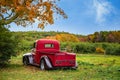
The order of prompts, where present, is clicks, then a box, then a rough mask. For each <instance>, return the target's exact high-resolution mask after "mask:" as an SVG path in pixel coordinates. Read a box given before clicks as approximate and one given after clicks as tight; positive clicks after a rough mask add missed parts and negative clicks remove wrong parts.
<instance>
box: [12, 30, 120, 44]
mask: <svg viewBox="0 0 120 80" xmlns="http://www.w3.org/2000/svg"><path fill="white" fill-rule="evenodd" d="M12 33H13V34H14V37H16V38H17V39H20V40H25V41H35V40H37V39H41V38H47V39H57V40H59V41H62V42H66V41H67V42H68V41H70V42H79V41H80V42H110V43H111V42H112V43H116V42H117V43H120V31H100V32H95V33H93V34H89V35H87V36H84V35H80V34H72V33H68V32H54V31H50V32H37V31H28V32H12Z"/></svg>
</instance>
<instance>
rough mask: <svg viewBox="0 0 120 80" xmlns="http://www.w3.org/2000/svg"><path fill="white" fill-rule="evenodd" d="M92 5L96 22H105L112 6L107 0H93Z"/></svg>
mask: <svg viewBox="0 0 120 80" xmlns="http://www.w3.org/2000/svg"><path fill="white" fill-rule="evenodd" d="M93 7H94V9H95V15H96V21H97V22H98V23H102V22H105V21H106V18H107V16H108V15H109V14H111V13H112V12H113V6H112V5H111V4H110V2H108V1H107V0H93Z"/></svg>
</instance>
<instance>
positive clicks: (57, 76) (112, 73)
mask: <svg viewBox="0 0 120 80" xmlns="http://www.w3.org/2000/svg"><path fill="white" fill-rule="evenodd" d="M77 61H78V64H79V66H78V69H77V70H72V69H57V70H47V71H41V70H40V69H39V68H38V67H35V66H30V65H29V66H24V65H23V64H22V55H19V56H17V57H12V59H11V60H10V64H9V65H8V66H6V67H5V68H2V69H0V80H120V56H113V55H112V56H111V55H101V54H77Z"/></svg>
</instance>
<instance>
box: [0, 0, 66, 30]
mask: <svg viewBox="0 0 120 80" xmlns="http://www.w3.org/2000/svg"><path fill="white" fill-rule="evenodd" d="M55 3H56V0H52V1H51V0H39V1H38V0H2V1H0V6H1V7H2V6H3V7H4V8H5V9H1V11H0V12H1V15H2V16H4V14H5V13H7V12H6V11H8V12H9V11H11V12H12V13H13V14H18V16H17V17H16V16H15V18H14V19H15V20H12V19H13V18H12V19H11V20H10V21H11V22H12V21H15V23H16V24H17V23H20V24H19V25H23V24H26V25H27V24H29V23H31V24H32V23H34V22H35V19H36V20H37V21H38V27H39V28H41V29H44V27H45V26H46V25H47V24H54V14H53V13H54V12H55V13H57V12H58V14H59V15H62V16H63V17H64V16H65V13H64V11H63V10H62V9H61V8H58V7H57V5H55ZM11 17H14V15H12V16H10V17H9V14H8V16H7V18H9V19H10V18H11ZM3 18H4V17H3ZM64 18H65V17H64Z"/></svg>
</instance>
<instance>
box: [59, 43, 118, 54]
mask: <svg viewBox="0 0 120 80" xmlns="http://www.w3.org/2000/svg"><path fill="white" fill-rule="evenodd" d="M67 46H69V47H70V48H72V49H74V52H75V53H85V54H86V53H104V54H108V55H120V45H119V44H118V43H116V44H115V43H87V42H84V43H73V42H67V43H66V42H64V43H61V48H66V47H67Z"/></svg>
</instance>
